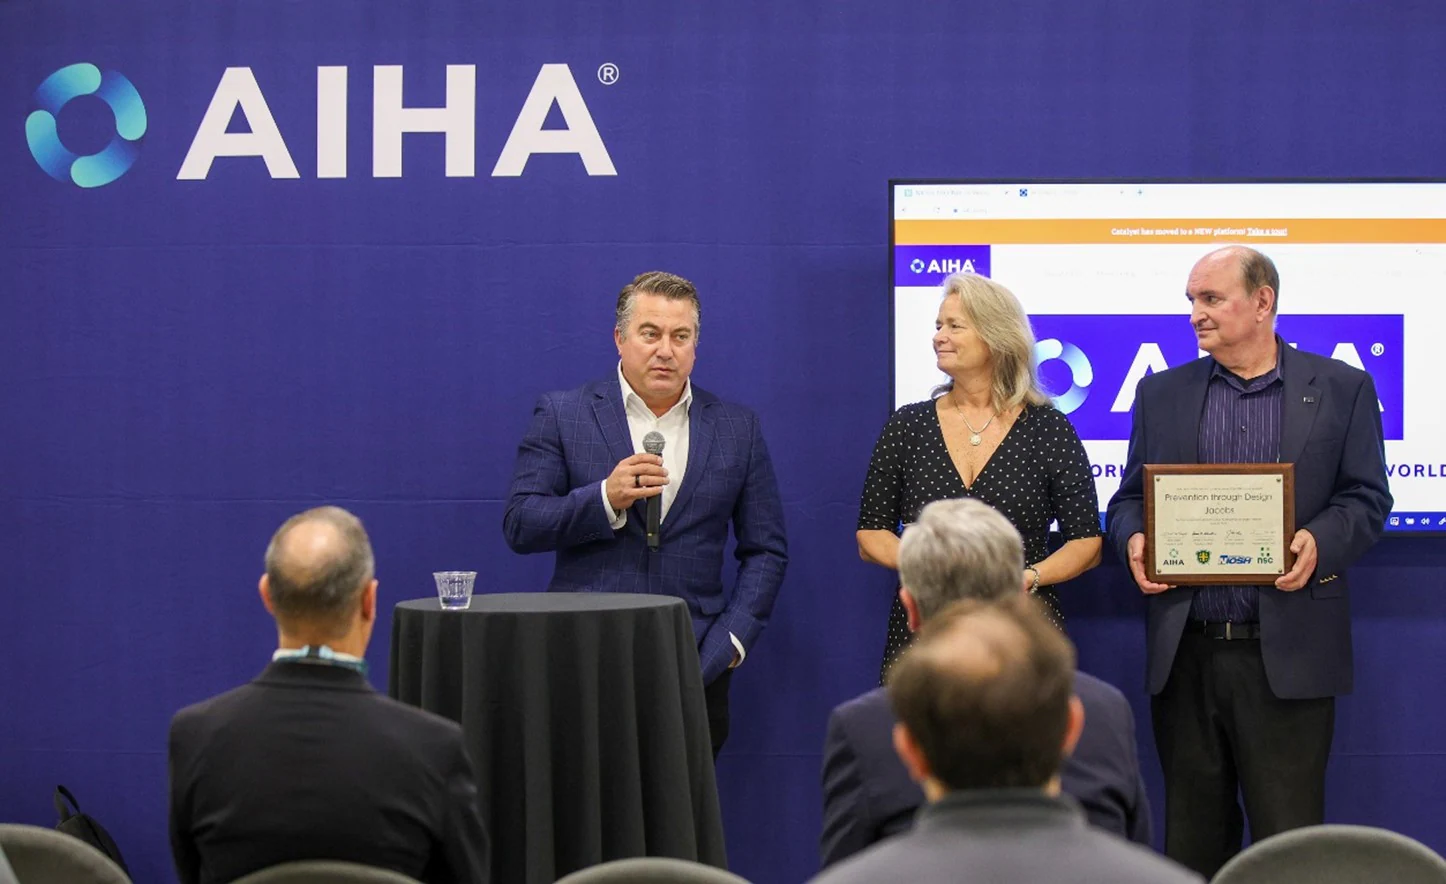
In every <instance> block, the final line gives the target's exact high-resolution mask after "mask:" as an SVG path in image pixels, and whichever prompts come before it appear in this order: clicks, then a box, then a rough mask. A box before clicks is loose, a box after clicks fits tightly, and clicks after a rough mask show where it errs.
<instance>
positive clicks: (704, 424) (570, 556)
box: [502, 375, 788, 684]
mask: <svg viewBox="0 0 1446 884" xmlns="http://www.w3.org/2000/svg"><path fill="white" fill-rule="evenodd" d="M688 434H689V437H688V466H687V469H686V470H685V472H684V474H683V481H682V484H681V485H680V486H679V488H678V496H677V497H676V498H675V499H674V501H673V505H672V506H671V507H670V508H669V510H668V517H667V518H666V519H664V520H663V524H662V526H661V528H660V547H659V549H657V550H656V551H653V550H649V549H648V545H647V537H646V535H645V532H644V525H645V520H646V515H645V510H644V504H643V503H642V502H641V501H640V502H638V503H637V504H635V505H634V506H633V507H632V510H631V512H630V513H629V515H628V520H627V523H626V524H625V525H624V526H623V528H622V529H621V530H619V531H613V529H612V527H611V525H610V524H609V518H608V516H609V513H608V512H607V507H606V506H605V505H604V504H603V499H602V490H601V488H600V487H599V486H600V485H601V483H602V482H603V481H605V480H606V479H607V477H608V475H609V474H610V473H612V471H613V469H614V468H615V467H616V466H617V464H618V462H619V461H621V460H623V459H624V458H626V457H629V456H631V455H632V454H634V453H635V452H634V451H633V443H632V437H631V436H630V434H629V432H628V422H627V415H626V413H625V412H624V410H623V397H622V389H621V387H620V386H619V385H618V380H617V376H616V375H612V376H611V377H608V378H604V379H602V380H599V381H595V382H593V383H591V384H588V385H586V386H584V387H581V388H579V389H576V390H568V391H564V392H556V393H547V394H544V395H543V396H542V398H541V399H540V400H538V403H537V407H536V408H535V409H534V410H533V415H532V425H531V426H530V427H529V428H528V430H527V435H526V436H525V437H524V438H523V440H522V444H521V445H519V446H518V449H517V467H516V470H515V471H514V473H513V476H512V489H511V492H510V493H509V495H508V500H507V510H506V512H505V513H504V515H503V518H502V527H503V533H504V534H505V535H506V538H507V544H508V546H510V547H512V549H513V550H514V551H516V552H519V553H536V552H552V553H554V554H555V555H556V566H555V568H554V570H553V575H552V581H551V582H550V583H549V584H548V589H549V590H552V591H558V592H638V593H652V594H666V595H674V596H677V597H679V598H681V599H683V601H685V602H687V603H688V608H689V611H690V612H691V613H692V616H693V630H694V634H695V635H696V637H697V639H698V654H699V657H700V658H701V662H702V665H703V681H704V683H705V684H706V683H711V682H712V681H713V679H715V678H717V677H718V676H719V675H721V674H722V673H723V672H724V671H725V670H726V669H727V668H728V664H729V663H730V662H732V659H733V653H734V649H733V643H732V642H731V641H730V640H729V638H728V634H729V633H730V632H731V633H732V634H733V635H735V636H737V637H738V640H739V641H740V642H742V644H743V647H744V648H745V649H750V648H752V647H753V643H754V642H755V641H756V640H757V639H758V635H759V633H760V632H762V631H763V627H764V625H765V624H767V622H768V617H769V614H770V613H772V611H773V601H774V599H775V597H777V595H778V588H779V586H780V585H781V584H782V583H783V573H784V570H785V568H786V566H787V564H788V547H787V541H786V539H785V537H784V529H783V505H782V502H781V501H780V500H779V496H778V483H777V481H776V479H775V478H774V475H773V462H772V461H771V460H770V459H769V457H768V448H767V446H765V445H764V442H763V434H762V432H761V430H760V429H759V426H758V416H757V415H755V414H754V413H753V412H752V411H751V410H750V409H747V408H744V407H743V406H741V405H734V404H731V403H728V402H724V401H722V400H720V399H719V398H718V397H717V396H714V395H713V394H711V393H708V392H706V391H704V390H700V389H699V388H698V387H697V385H694V386H693V404H692V407H691V408H690V410H689V416H688ZM730 524H731V525H732V526H733V534H734V536H735V539H736V540H737V543H736V547H735V549H734V553H733V554H734V556H735V558H737V560H738V574H737V578H736V579H735V580H734V581H733V586H732V589H731V592H725V590H724V584H723V579H722V572H723V552H724V548H725V546H726V545H727V541H728V526H729V525H730ZM715 627H717V628H715Z"/></svg>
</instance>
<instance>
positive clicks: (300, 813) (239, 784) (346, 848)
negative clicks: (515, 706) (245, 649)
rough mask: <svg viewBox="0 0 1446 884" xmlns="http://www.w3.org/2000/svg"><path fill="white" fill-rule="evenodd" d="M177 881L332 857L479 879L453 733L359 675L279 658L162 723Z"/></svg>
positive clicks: (447, 879) (444, 880) (432, 878)
mask: <svg viewBox="0 0 1446 884" xmlns="http://www.w3.org/2000/svg"><path fill="white" fill-rule="evenodd" d="M170 779H171V808H170V828H171V849H172V852H173V854H174V857H175V860H176V873H177V877H178V878H179V879H180V881H181V884H220V882H224V881H234V880H236V879H237V878H241V877H244V876H246V875H249V874H251V873H252V872H256V871H259V870H261V869H264V868H268V867H270V866H274V865H278V864H280V863H285V862H297V861H300V860H308V859H334V860H346V861H348V862H354V863H361V864H363V865H369V866H377V867H379V868H384V869H391V870H393V871H396V872H400V873H402V874H404V875H407V876H409V877H411V878H415V879H417V880H419V881H425V882H430V884H464V882H465V884H483V882H485V881H486V880H487V879H488V877H489V876H490V868H489V856H490V851H489V845H488V840H487V833H486V831H485V829H484V828H483V823H482V817H481V813H480V811H479V808H478V801H477V781H476V778H475V777H474V776H473V773H472V764H471V762H470V761H469V759H468V758H467V752H466V749H465V748H464V747H463V745H462V729H461V728H460V727H458V726H457V724H456V722H452V721H448V720H447V719H445V718H442V717H441V716H438V715H433V714H432V713H430V712H423V711H422V710H421V709H415V708H413V707H411V706H407V705H405V704H402V703H398V702H397V701H396V700H393V699H391V698H389V697H385V696H382V695H381V694H378V693H377V692H376V691H375V690H373V689H372V686H371V685H370V684H368V683H367V680H366V678H365V677H364V676H362V674H361V673H359V672H356V671H355V670H352V669H347V668H344V667H337V666H326V665H322V664H316V663H299V662H277V663H272V664H271V665H270V666H268V667H266V671H265V672H263V673H261V675H260V676H259V677H257V678H256V680H255V681H253V682H251V683H250V684H247V685H243V686H242V687H239V688H236V689H234V690H231V691H227V692H226V693H224V694H221V695H219V696H216V697H212V698H211V699H209V700H206V701H205V702H203V703H198V704H196V705H194V706H188V707H187V708H185V709H182V710H181V711H180V712H178V713H176V717H175V719H174V720H173V721H172V722H171V736H170Z"/></svg>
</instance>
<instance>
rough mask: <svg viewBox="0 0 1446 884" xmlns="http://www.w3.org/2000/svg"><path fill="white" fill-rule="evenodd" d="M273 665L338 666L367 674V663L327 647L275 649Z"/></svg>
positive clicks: (311, 646)
mask: <svg viewBox="0 0 1446 884" xmlns="http://www.w3.org/2000/svg"><path fill="white" fill-rule="evenodd" d="M271 662H273V663H282V662H284V663H311V664H319V665H323V666H340V667H342V668H345V669H355V670H356V671H357V672H360V673H361V674H362V675H366V674H367V661H365V660H363V659H362V658H361V657H354V656H352V655H351V654H343V653H342V652H340V651H333V650H332V649H331V648H330V647H328V646H327V645H307V646H306V647H303V648H277V649H276V652H275V653H273V654H272V655H271Z"/></svg>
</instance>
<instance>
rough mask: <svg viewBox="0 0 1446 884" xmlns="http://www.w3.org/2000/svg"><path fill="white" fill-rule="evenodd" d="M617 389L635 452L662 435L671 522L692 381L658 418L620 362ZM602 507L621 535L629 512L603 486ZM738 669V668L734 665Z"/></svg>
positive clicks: (736, 645) (683, 467) (684, 454)
mask: <svg viewBox="0 0 1446 884" xmlns="http://www.w3.org/2000/svg"><path fill="white" fill-rule="evenodd" d="M618 386H619V387H620V388H621V389H622V391H623V411H624V412H626V413H627V416H628V435H630V436H632V438H633V451H634V452H635V453H642V451H643V437H644V436H646V435H647V434H648V433H650V432H652V431H654V430H656V431H657V432H659V433H662V434H663V441H664V444H663V455H662V456H663V469H665V470H667V471H668V484H666V485H664V486H663V494H662V497H663V501H662V507H661V510H662V519H660V520H659V521H660V523H661V522H662V521H666V520H667V518H668V510H670V509H672V507H673V501H674V500H676V499H677V498H678V488H679V487H681V486H682V484H683V474H684V473H685V472H687V469H688V414H689V412H690V411H691V410H692V408H693V381H692V380H691V379H689V380H687V381H684V382H683V395H682V396H681V397H679V399H678V402H677V404H676V405H674V406H673V407H672V408H670V409H668V410H667V411H665V412H663V415H662V416H661V417H659V416H658V415H655V414H653V410H652V409H651V408H649V407H648V404H647V403H646V402H644V401H643V397H641V396H639V395H638V394H637V392H636V391H634V390H633V387H632V385H631V384H629V383H628V379H627V378H625V377H623V363H622V360H618ZM602 505H603V508H604V509H605V510H606V512H607V514H608V522H609V524H611V525H612V529H613V530H614V531H621V530H622V528H623V526H624V525H626V524H627V523H628V511H627V510H626V509H624V510H623V511H622V512H620V513H615V512H613V507H612V504H611V503H609V502H608V485H607V482H606V481H604V482H603V483H602ZM728 637H729V638H731V639H733V649H734V650H736V651H737V652H738V662H739V663H742V662H743V657H744V656H745V655H746V654H747V651H745V650H743V643H742V642H740V641H739V640H738V636H736V635H734V634H733V633H731V632H730V633H728ZM735 665H736V664H735Z"/></svg>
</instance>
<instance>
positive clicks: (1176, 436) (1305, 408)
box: [1107, 343, 1392, 699]
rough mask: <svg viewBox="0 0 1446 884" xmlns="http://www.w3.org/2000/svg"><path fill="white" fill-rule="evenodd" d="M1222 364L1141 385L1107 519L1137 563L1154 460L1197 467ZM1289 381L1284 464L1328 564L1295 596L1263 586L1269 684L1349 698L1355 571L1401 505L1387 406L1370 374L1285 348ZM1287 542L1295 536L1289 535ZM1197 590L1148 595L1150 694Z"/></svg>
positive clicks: (1299, 512)
mask: <svg viewBox="0 0 1446 884" xmlns="http://www.w3.org/2000/svg"><path fill="white" fill-rule="evenodd" d="M1213 365H1214V360H1212V359H1210V358H1208V357H1207V358H1203V359H1197V360H1195V361H1194V362H1190V363H1187V364H1185V365H1182V366H1179V367H1177V368H1172V369H1169V370H1168V371H1162V372H1160V373H1159V374H1154V375H1150V376H1149V377H1146V378H1144V379H1143V380H1141V381H1140V384H1139V386H1138V387H1137V388H1136V390H1135V408H1134V423H1133V425H1132V426H1131V428H1130V448H1129V456H1128V459H1127V461H1126V464H1125V475H1124V478H1123V480H1122V481H1121V483H1120V490H1119V491H1118V492H1116V494H1115V496H1114V498H1113V499H1111V500H1110V505H1109V511H1108V515H1107V524H1108V533H1109V538H1110V543H1112V544H1113V545H1114V547H1115V549H1116V550H1117V551H1118V552H1119V555H1120V558H1121V560H1123V561H1125V562H1128V561H1129V553H1128V544H1129V540H1130V536H1131V535H1133V534H1135V533H1142V532H1143V531H1144V530H1145V524H1144V519H1145V516H1144V496H1143V487H1144V466H1145V464H1147V463H1149V464H1175V463H1197V462H1198V460H1199V444H1198V443H1199V435H1200V415H1201V412H1202V410H1203V409H1204V405H1205V389H1206V387H1207V386H1208V385H1209V383H1210V373H1211V371H1212V367H1213ZM1280 374H1281V381H1282V383H1284V385H1285V390H1284V397H1283V398H1284V402H1283V403H1282V406H1281V407H1282V409H1283V411H1284V414H1283V421H1282V423H1281V431H1280V462H1281V463H1294V464H1295V524H1296V528H1297V529H1301V528H1304V529H1305V530H1307V531H1309V532H1310V533H1311V535H1312V536H1314V537H1315V544H1316V550H1317V554H1318V561H1317V564H1316V570H1315V573H1314V574H1312V575H1311V578H1310V582H1309V583H1307V584H1306V585H1305V586H1304V587H1302V588H1301V589H1299V590H1296V591H1295V592H1283V591H1281V590H1278V589H1276V588H1275V587H1274V586H1262V587H1261V588H1260V643H1261V655H1262V656H1263V657H1264V660H1265V676H1266V679H1267V680H1268V681H1269V683H1270V689H1271V691H1272V692H1273V693H1274V694H1275V695H1276V696H1277V697H1281V698H1285V699H1307V698H1313V697H1329V696H1334V695H1336V694H1348V693H1350V691H1351V687H1352V677H1353V673H1352V660H1351V622H1350V603H1349V582H1348V581H1347V579H1346V573H1345V572H1346V568H1348V567H1349V566H1350V565H1351V563H1353V562H1354V561H1355V560H1356V559H1357V558H1359V557H1360V556H1361V555H1362V554H1363V553H1364V552H1365V551H1366V550H1367V549H1369V548H1370V547H1371V545H1372V544H1374V543H1375V542H1376V540H1377V538H1379V537H1380V536H1381V530H1382V529H1383V528H1384V526H1385V522H1386V516H1387V514H1388V513H1390V511H1391V503H1392V501H1391V492H1390V489H1389V487H1388V486H1387V482H1386V452H1385V444H1384V442H1383V441H1382V433H1381V413H1380V405H1379V402H1378V401H1377V399H1376V385H1375V383H1374V382H1372V380H1371V376H1370V375H1368V374H1366V373H1365V372H1363V371H1361V370H1359V369H1356V368H1352V367H1351V366H1349V365H1346V364H1345V363H1344V362H1341V361H1339V360H1336V359H1329V358H1327V357H1324V356H1319V355H1316V354H1314V353H1305V352H1302V351H1300V350H1297V349H1295V348H1294V347H1290V346H1288V345H1285V344H1283V343H1282V344H1281V345H1280ZM1287 539H1289V538H1287ZM1194 597H1195V590H1194V589H1192V588H1189V587H1176V588H1175V589H1169V590H1166V591H1164V592H1161V593H1158V594H1155V595H1152V596H1150V597H1149V602H1148V605H1149V616H1148V619H1147V621H1146V624H1147V625H1146V640H1147V646H1148V651H1147V653H1148V662H1147V663H1146V681H1147V684H1148V687H1149V691H1150V693H1152V694H1158V693H1159V692H1160V691H1162V690H1164V688H1165V682H1166V680H1167V679H1168V678H1169V676H1170V668H1171V666H1172V665H1173V664H1174V661H1175V651H1176V649H1177V648H1178V647H1179V645H1180V636H1181V635H1182V634H1183V632H1184V630H1185V622H1186V620H1188V619H1189V616H1190V602H1191V600H1192V599H1193V598H1194Z"/></svg>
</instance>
